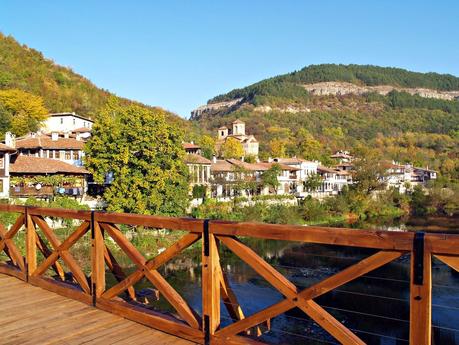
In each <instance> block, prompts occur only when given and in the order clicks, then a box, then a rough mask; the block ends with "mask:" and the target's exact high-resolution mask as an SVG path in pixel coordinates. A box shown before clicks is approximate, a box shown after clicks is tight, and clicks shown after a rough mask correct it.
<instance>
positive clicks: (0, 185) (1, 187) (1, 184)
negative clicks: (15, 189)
mask: <svg viewBox="0 0 459 345" xmlns="http://www.w3.org/2000/svg"><path fill="white" fill-rule="evenodd" d="M4 182H5V180H3V179H0V193H3V183H4Z"/></svg>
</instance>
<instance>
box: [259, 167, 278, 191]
mask: <svg viewBox="0 0 459 345" xmlns="http://www.w3.org/2000/svg"><path fill="white" fill-rule="evenodd" d="M280 173H281V167H280V165H279V164H273V165H272V166H271V168H269V169H268V170H266V171H265V172H263V174H261V184H262V186H263V187H272V188H273V189H274V190H275V191H276V194H277V187H279V180H278V179H277V178H278V176H279V175H280Z"/></svg>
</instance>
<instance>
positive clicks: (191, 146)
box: [182, 143, 201, 150]
mask: <svg viewBox="0 0 459 345" xmlns="http://www.w3.org/2000/svg"><path fill="white" fill-rule="evenodd" d="M182 145H183V148H184V149H185V150H187V149H200V148H201V146H199V145H196V144H192V143H183V144H182Z"/></svg>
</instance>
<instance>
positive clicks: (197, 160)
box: [184, 153, 212, 164]
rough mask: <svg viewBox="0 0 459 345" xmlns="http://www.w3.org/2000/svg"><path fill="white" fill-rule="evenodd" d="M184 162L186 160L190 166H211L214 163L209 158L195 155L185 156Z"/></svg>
mask: <svg viewBox="0 0 459 345" xmlns="http://www.w3.org/2000/svg"><path fill="white" fill-rule="evenodd" d="M184 160H185V163H188V164H211V163H212V162H211V161H210V160H208V159H207V158H205V157H203V156H200V155H195V154H193V153H190V154H187V155H185V159H184Z"/></svg>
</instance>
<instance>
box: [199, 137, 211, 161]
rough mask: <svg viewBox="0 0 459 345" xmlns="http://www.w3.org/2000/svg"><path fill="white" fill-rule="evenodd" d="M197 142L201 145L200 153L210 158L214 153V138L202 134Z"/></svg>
mask: <svg viewBox="0 0 459 345" xmlns="http://www.w3.org/2000/svg"><path fill="white" fill-rule="evenodd" d="M198 144H199V145H200V146H201V150H202V155H203V156H204V157H206V158H207V159H212V157H213V155H214V154H215V139H214V138H212V137H211V136H210V135H203V136H202V137H200V138H199V140H198Z"/></svg>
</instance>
